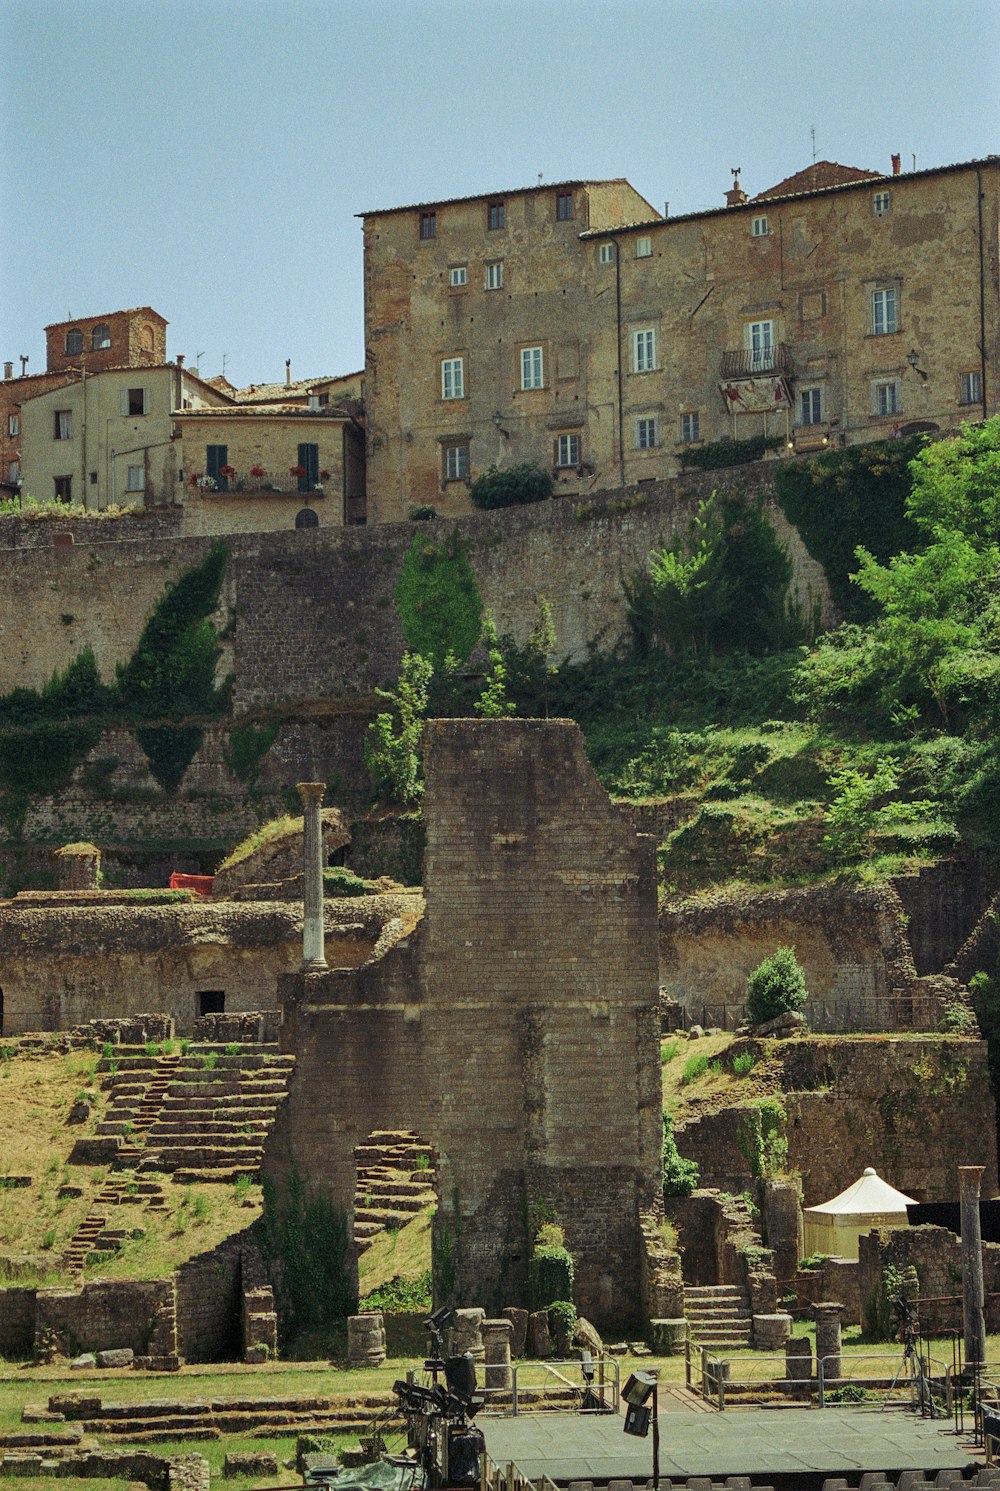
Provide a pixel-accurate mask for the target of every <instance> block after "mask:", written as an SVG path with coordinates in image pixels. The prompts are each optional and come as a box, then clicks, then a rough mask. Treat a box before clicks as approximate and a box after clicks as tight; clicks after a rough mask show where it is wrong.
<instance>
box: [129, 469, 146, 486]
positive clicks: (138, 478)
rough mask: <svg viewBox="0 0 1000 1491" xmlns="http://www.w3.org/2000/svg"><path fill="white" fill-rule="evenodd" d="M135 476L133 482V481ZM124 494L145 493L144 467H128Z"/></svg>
mask: <svg viewBox="0 0 1000 1491" xmlns="http://www.w3.org/2000/svg"><path fill="white" fill-rule="evenodd" d="M133 474H135V480H133ZM125 490H126V492H145V490H146V468H145V466H129V467H128V468H127V471H126V476H125Z"/></svg>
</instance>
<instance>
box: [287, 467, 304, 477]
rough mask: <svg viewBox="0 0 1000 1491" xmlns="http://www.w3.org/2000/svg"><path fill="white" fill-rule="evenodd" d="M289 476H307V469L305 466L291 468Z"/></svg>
mask: <svg viewBox="0 0 1000 1491" xmlns="http://www.w3.org/2000/svg"><path fill="white" fill-rule="evenodd" d="M288 474H289V476H305V474H306V468H305V467H304V466H289V468H288Z"/></svg>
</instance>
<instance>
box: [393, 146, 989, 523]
mask: <svg viewBox="0 0 1000 1491" xmlns="http://www.w3.org/2000/svg"><path fill="white" fill-rule="evenodd" d="M893 165H894V167H898V161H894V163H893ZM725 196H726V201H727V205H726V206H724V207H720V208H719V209H717V210H713V211H709V212H700V213H693V214H688V215H685V216H683V217H675V218H671V217H662V216H660V215H659V214H658V213H657V212H656V211H655V210H654V209H653V208H651V207H650V206H649V204H648V203H646V202H645V201H644V199H643V198H641V197H640V196H639V195H638V193H636V192H635V191H633V189H632V188H631V187H630V186H629V185H628V183H627V182H624V181H615V182H600V183H586V182H571V183H564V184H560V185H556V186H539V187H537V188H532V189H530V190H527V191H518V192H510V193H495V194H492V195H489V196H481V197H473V198H462V199H459V200H456V201H450V202H441V203H425V204H418V205H416V206H411V207H405V208H397V209H393V210H391V211H383V212H374V213H368V214H365V215H364V227H365V341H366V388H365V406H366V413H367V425H368V486H369V494H370V495H369V507H370V509H371V516H372V518H373V519H374V520H375V521H388V520H393V519H398V518H405V517H406V516H407V515H408V513H409V511H410V510H411V509H412V508H413V507H415V506H420V505H423V504H430V505H432V506H433V507H434V508H436V510H437V511H438V512H440V513H444V514H453V513H459V512H462V511H465V510H467V508H468V506H469V495H468V488H469V481H470V479H471V478H474V477H475V476H476V475H478V474H479V473H480V472H482V471H484V470H485V469H486V468H487V467H489V466H490V465H491V464H497V465H500V466H506V465H511V464H514V463H515V462H519V461H524V460H532V461H538V462H540V463H541V464H542V465H544V466H546V467H548V468H550V469H551V470H552V472H553V476H554V478H555V481H556V491H557V493H565V494H569V493H584V492H587V491H589V490H592V489H595V488H603V487H614V486H618V485H621V484H625V483H631V482H635V481H641V480H643V479H646V478H649V479H653V478H656V477H660V476H667V475H672V474H674V473H675V472H676V471H677V470H678V468H679V456H680V453H681V451H682V450H683V448H684V447H685V446H689V445H699V444H703V443H704V442H707V441H712V440H717V439H721V438H724V437H730V438H732V437H735V438H737V439H745V438H747V437H752V436H758V435H768V436H769V437H771V438H772V439H777V440H778V441H779V454H787V453H789V452H790V451H795V450H802V449H816V448H818V447H822V446H823V445H825V444H833V445H840V444H854V443H859V442H863V441H868V440H873V439H880V438H884V437H886V436H890V435H893V434H896V433H900V432H908V431H911V430H914V429H921V428H927V429H935V428H939V429H946V428H950V427H953V426H955V425H956V424H958V423H959V422H961V421H962V420H965V419H979V418H983V417H986V416H987V415H988V414H991V413H994V412H996V411H997V409H998V408H1000V401H998V397H997V392H996V390H997V372H998V361H1000V346H998V338H1000V311H998V301H1000V284H998V206H1000V158H998V157H996V156H990V157H988V158H987V159H985V160H982V161H972V162H968V163H965V164H960V165H954V166H945V167H941V168H937V169H934V170H927V171H919V172H913V173H910V174H907V175H902V174H898V173H896V174H890V175H882V174H880V173H878V172H874V171H865V170H860V169H858V168H851V167H843V166H838V165H836V164H835V163H833V162H817V163H816V165H815V166H813V167H810V168H808V169H807V170H806V171H803V172H800V173H798V175H796V176H793V177H790V178H788V179H787V180H786V181H784V182H781V183H780V184H779V185H778V186H776V187H773V188H771V189H770V190H769V191H766V192H762V193H760V194H759V195H758V196H756V197H754V198H748V197H747V195H746V194H745V192H744V191H743V189H742V187H741V186H740V184H739V182H738V180H734V183H733V186H732V188H731V190H730V191H729V192H727V193H726V194H725Z"/></svg>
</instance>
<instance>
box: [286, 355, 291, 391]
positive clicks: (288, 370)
mask: <svg viewBox="0 0 1000 1491" xmlns="http://www.w3.org/2000/svg"><path fill="white" fill-rule="evenodd" d="M291 386H292V359H291V358H290V357H286V358H285V387H286V388H291Z"/></svg>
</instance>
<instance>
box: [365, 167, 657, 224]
mask: <svg viewBox="0 0 1000 1491" xmlns="http://www.w3.org/2000/svg"><path fill="white" fill-rule="evenodd" d="M571 186H627V187H630V188H631V190H632V191H635V187H634V186H632V183H631V182H630V181H629V180H628V179H627V178H626V177H624V176H606V177H602V178H598V179H592V178H584V177H577V178H576V179H575V180H573V181H542V182H536V183H535V185H534V186H516V187H510V188H508V189H507V190H506V191H495V192H473V193H472V194H471V196H468V197H438V198H437V199H436V200H433V201H430V202H410V203H409V204H408V205H407V206H405V207H376V208H374V210H373V211H371V212H356V213H355V214H354V216H355V217H387V216H388V215H389V213H392V212H417V211H419V210H420V209H421V208H427V207H454V206H456V205H457V204H458V203H460V202H489V201H491V200H492V199H493V198H497V199H499V198H500V197H527V196H530V195H531V193H532V192H557V191H565V190H566V188H567V187H571ZM639 195H640V193H639V192H636V196H639ZM643 200H645V198H644V199H643Z"/></svg>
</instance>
